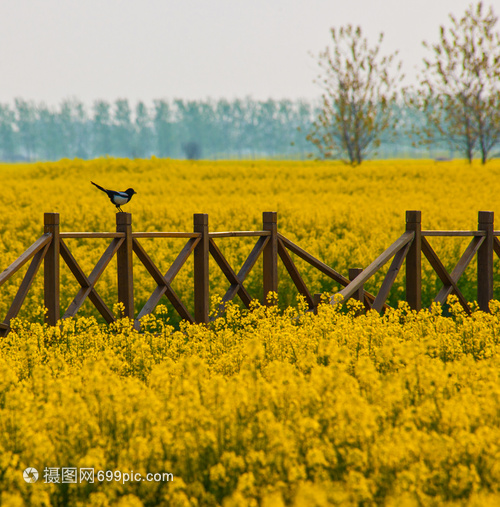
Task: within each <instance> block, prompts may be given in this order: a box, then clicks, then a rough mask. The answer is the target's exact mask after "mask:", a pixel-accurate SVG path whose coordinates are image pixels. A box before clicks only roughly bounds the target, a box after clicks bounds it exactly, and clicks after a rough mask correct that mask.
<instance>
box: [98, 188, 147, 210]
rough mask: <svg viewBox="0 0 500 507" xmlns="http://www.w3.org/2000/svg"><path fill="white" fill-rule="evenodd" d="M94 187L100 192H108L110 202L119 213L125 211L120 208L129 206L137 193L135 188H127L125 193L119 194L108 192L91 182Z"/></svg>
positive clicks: (113, 191)
mask: <svg viewBox="0 0 500 507" xmlns="http://www.w3.org/2000/svg"><path fill="white" fill-rule="evenodd" d="M90 183H92V185H95V186H96V187H97V188H98V189H99V190H102V191H103V192H106V194H108V197H109V200H110V201H111V202H112V203H113V204H114V205H115V206H116V207H117V208H118V211H123V210H122V209H121V207H120V206H122V205H124V204H127V203H128V202H129V201H130V199H132V196H133V195H134V194H137V192H136V191H135V190H134V189H133V188H127V190H125V192H117V191H116V190H106V189H105V188H102V187H101V186H99V185H98V184H97V183H94V182H93V181H91V182H90Z"/></svg>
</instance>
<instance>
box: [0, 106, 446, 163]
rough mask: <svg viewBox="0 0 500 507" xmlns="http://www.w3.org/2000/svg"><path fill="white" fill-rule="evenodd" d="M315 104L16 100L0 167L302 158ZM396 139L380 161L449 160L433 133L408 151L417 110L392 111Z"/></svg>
mask: <svg viewBox="0 0 500 507" xmlns="http://www.w3.org/2000/svg"><path fill="white" fill-rule="evenodd" d="M320 105H321V104H320V101H318V102H317V103H314V102H312V101H305V100H295V101H292V100H267V101H256V100H253V99H250V98H246V99H236V100H233V101H228V100H224V99H221V100H217V101H215V100H206V101H185V100H174V101H167V100H155V101H154V102H153V105H152V106H150V107H147V106H146V104H145V103H144V102H142V101H139V102H138V103H137V104H135V105H131V104H130V102H129V101H128V100H126V99H119V100H116V101H114V102H107V101H104V100H97V101H95V102H94V104H93V105H92V106H91V107H88V106H85V105H84V104H83V103H82V102H81V101H79V100H77V99H72V100H65V101H63V102H62V103H61V104H60V105H59V106H58V107H49V106H47V105H45V104H36V103H34V102H33V101H27V100H24V99H20V98H18V99H15V100H14V102H13V104H0V160H4V161H24V160H26V161H33V160H59V159H61V158H75V157H76V158H82V159H91V158H96V157H102V156H106V155H109V156H114V157H127V158H149V157H150V156H152V155H154V156H157V157H161V158H165V157H170V158H187V159H198V158H206V159H224V158H291V159H304V158H307V157H310V156H313V157H317V156H318V155H319V154H318V153H317V151H316V150H315V147H314V145H313V144H312V143H311V142H310V141H309V140H307V135H308V134H309V133H310V132H311V130H312V126H313V122H314V119H315V118H316V117H317V116H318V114H319V111H320ZM392 107H393V109H394V111H393V112H394V115H396V116H397V117H398V118H399V121H398V127H397V129H396V131H395V132H391V133H389V132H383V133H382V134H381V136H380V143H379V147H378V149H377V152H376V154H373V155H372V156H377V157H379V158H398V157H401V158H406V157H413V158H421V157H426V158H427V157H430V158H434V157H438V156H445V157H450V158H451V157H453V156H454V151H453V147H452V146H450V145H449V143H447V142H446V138H445V137H440V134H439V132H438V131H437V130H436V132H435V136H434V142H433V143H431V144H427V145H426V146H418V145H415V143H413V144H412V140H411V139H410V138H409V137H408V131H409V130H410V129H411V126H412V125H418V124H421V123H423V122H425V117H424V116H423V115H422V113H420V112H419V111H417V110H414V109H412V108H409V107H407V106H405V105H403V104H399V105H398V104H396V105H393V106H392Z"/></svg>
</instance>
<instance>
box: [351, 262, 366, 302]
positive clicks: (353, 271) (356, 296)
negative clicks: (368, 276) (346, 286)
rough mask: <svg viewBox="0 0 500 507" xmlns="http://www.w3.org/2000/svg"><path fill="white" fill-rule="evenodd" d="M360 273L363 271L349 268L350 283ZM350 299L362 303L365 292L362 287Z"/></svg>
mask: <svg viewBox="0 0 500 507" xmlns="http://www.w3.org/2000/svg"><path fill="white" fill-rule="evenodd" d="M362 271H363V269H362V268H349V281H351V282H352V281H353V280H354V279H355V278H356V277H357V276H358V275H359V274H360V273H361V272H362ZM351 297H352V298H353V299H357V300H358V301H361V302H362V303H364V301H365V290H364V288H363V286H361V287H360V288H359V289H358V290H357V291H356V292H355V293H354V294H353V295H352V296H351Z"/></svg>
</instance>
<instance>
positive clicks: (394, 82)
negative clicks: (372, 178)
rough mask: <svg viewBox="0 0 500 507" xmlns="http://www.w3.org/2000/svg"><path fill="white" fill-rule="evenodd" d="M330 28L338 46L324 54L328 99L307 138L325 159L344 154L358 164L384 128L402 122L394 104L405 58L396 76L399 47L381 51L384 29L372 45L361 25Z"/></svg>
mask: <svg viewBox="0 0 500 507" xmlns="http://www.w3.org/2000/svg"><path fill="white" fill-rule="evenodd" d="M330 32H331V36H332V40H333V48H331V49H330V48H327V49H325V50H324V51H323V52H321V53H320V54H319V59H318V63H319V66H320V68H321V73H320V75H319V77H318V81H317V82H318V84H320V85H321V86H322V88H323V90H324V91H323V95H322V104H321V107H320V112H319V115H318V117H317V119H316V121H314V123H313V127H312V130H311V132H310V134H309V135H308V136H307V139H308V140H310V141H311V142H312V143H314V145H315V146H316V147H317V149H318V150H319V152H320V154H321V156H322V157H323V158H341V159H343V160H344V161H346V162H349V163H351V164H353V165H356V164H360V163H361V162H362V161H363V160H364V158H365V157H366V155H367V153H368V152H369V151H370V150H376V148H377V147H378V146H379V145H380V139H381V135H382V133H384V131H386V130H388V129H389V131H393V130H394V128H395V127H396V125H397V123H398V116H397V114H395V110H394V106H395V105H396V101H397V88H398V84H399V82H400V81H401V80H402V79H403V74H402V73H401V63H400V62H399V63H398V65H397V67H396V72H395V74H394V76H392V75H391V73H390V70H391V67H392V65H393V64H394V60H395V57H396V56H397V52H396V53H394V54H392V55H389V56H381V55H380V45H381V43H382V40H383V34H382V33H381V34H380V36H379V39H378V43H377V44H376V45H375V46H373V47H370V46H369V44H368V41H367V39H366V38H364V37H363V34H362V32H361V28H360V27H359V26H358V27H356V28H354V27H353V26H351V25H348V26H346V27H341V28H340V29H339V30H336V29H335V28H332V29H331V30H330Z"/></svg>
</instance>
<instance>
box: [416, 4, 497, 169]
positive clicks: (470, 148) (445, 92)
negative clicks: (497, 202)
mask: <svg viewBox="0 0 500 507" xmlns="http://www.w3.org/2000/svg"><path fill="white" fill-rule="evenodd" d="M450 21H451V27H450V28H448V29H446V28H445V27H443V26H441V27H440V38H439V42H438V43H436V44H433V45H429V44H428V43H426V42H424V46H425V47H427V48H428V49H429V50H430V51H432V58H429V59H425V60H424V70H423V73H422V79H421V82H420V86H421V88H420V89H419V90H418V92H417V93H416V94H414V95H413V97H412V102H413V104H414V105H416V106H417V107H418V108H419V109H420V110H422V111H423V112H425V114H426V116H427V119H428V125H429V129H427V130H425V134H426V135H427V138H428V139H430V140H432V138H433V135H432V134H431V129H432V128H433V130H434V132H436V131H437V132H439V134H440V135H441V136H442V137H445V138H447V139H448V140H449V141H450V142H451V143H452V144H454V145H455V147H457V148H458V149H459V150H460V151H461V152H462V153H463V154H464V155H465V157H466V158H467V159H468V160H469V162H472V159H473V158H474V155H475V153H477V152H479V154H480V156H481V161H482V163H483V164H484V163H486V161H487V160H488V158H489V157H490V156H491V153H492V149H493V148H494V147H495V146H496V145H497V144H498V143H499V142H500V36H499V34H498V33H497V32H495V31H494V28H495V24H496V23H497V21H498V18H497V17H496V16H495V15H494V13H493V9H492V8H491V7H490V8H489V10H488V12H484V10H483V4H482V2H479V3H478V4H477V6H476V7H473V6H472V5H471V6H470V7H469V9H468V10H467V11H466V12H465V14H464V16H463V17H462V18H461V19H457V18H455V17H454V16H453V15H450Z"/></svg>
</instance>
